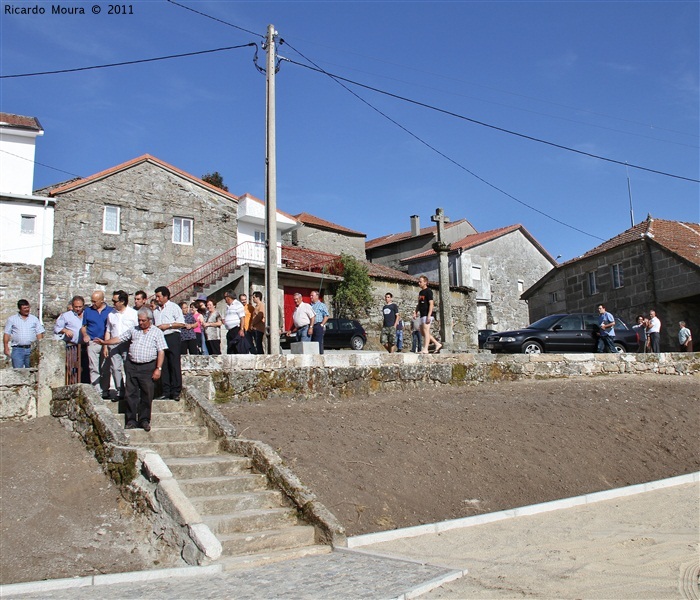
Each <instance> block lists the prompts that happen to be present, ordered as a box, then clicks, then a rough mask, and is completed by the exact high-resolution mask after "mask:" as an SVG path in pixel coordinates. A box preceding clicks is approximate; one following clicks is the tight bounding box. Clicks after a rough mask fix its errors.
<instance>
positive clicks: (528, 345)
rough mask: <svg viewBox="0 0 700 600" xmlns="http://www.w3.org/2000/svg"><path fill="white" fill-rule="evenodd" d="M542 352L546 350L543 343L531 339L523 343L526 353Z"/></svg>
mask: <svg viewBox="0 0 700 600" xmlns="http://www.w3.org/2000/svg"><path fill="white" fill-rule="evenodd" d="M542 352H544V349H543V348H542V344H540V343H539V342H536V341H534V340H531V341H529V342H525V343H524V344H523V353H524V354H542Z"/></svg>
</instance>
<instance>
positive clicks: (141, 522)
mask: <svg viewBox="0 0 700 600" xmlns="http://www.w3.org/2000/svg"><path fill="white" fill-rule="evenodd" d="M0 514H1V515H2V519H1V523H0V554H1V555H2V560H1V561H0V583H19V582H22V581H38V580H42V579H57V578H62V577H83V576H88V575H99V574H101V573H121V572H127V571H140V570H144V569H155V568H162V567H165V566H171V565H173V564H179V561H180V559H179V557H178V556H177V555H174V556H173V553H172V552H169V551H167V552H166V551H165V550H164V549H162V548H159V547H158V544H157V542H156V545H155V546H153V545H152V544H151V543H150V541H149V540H152V539H153V538H154V536H153V535H152V534H151V527H150V524H149V523H148V522H147V521H146V520H145V519H144V518H142V517H139V516H136V515H134V512H133V510H132V509H131V507H130V506H129V505H128V504H127V503H126V502H125V501H124V500H123V499H122V498H121V496H120V494H119V490H118V488H117V487H116V486H115V485H113V484H112V483H111V481H110V480H109V478H108V477H107V476H106V475H105V474H104V472H103V471H102V469H101V468H100V466H99V464H98V463H97V461H96V460H95V457H94V456H93V455H91V454H89V453H88V451H87V450H86V448H85V446H84V444H83V443H82V441H80V440H79V439H77V438H75V437H72V436H71V434H70V433H69V432H68V431H67V430H66V429H64V428H63V427H62V426H61V424H60V423H59V422H58V421H57V420H56V419H54V418H53V417H41V418H39V419H36V420H34V421H32V422H29V423H2V424H0Z"/></svg>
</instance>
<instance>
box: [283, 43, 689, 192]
mask: <svg viewBox="0 0 700 600" xmlns="http://www.w3.org/2000/svg"><path fill="white" fill-rule="evenodd" d="M287 45H288V46H289V47H290V48H292V46H290V45H289V43H288V42H287ZM292 50H294V51H295V52H297V53H299V55H300V56H302V57H303V58H304V59H305V60H309V59H308V58H306V57H305V56H304V55H303V54H301V52H299V51H298V50H296V49H294V48H292ZM284 60H285V61H287V62H289V63H291V64H294V65H297V66H300V67H304V68H305V69H309V70H310V71H316V72H317V73H322V74H324V75H327V76H328V77H331V78H332V79H335V80H339V81H345V82H347V83H350V84H352V85H356V86H358V87H361V88H365V89H366V90H370V91H373V92H377V93H378V94H383V95H384V96H389V97H390V98H395V99H397V100H402V101H403V102H408V103H409V104H415V105H416V106H421V107H423V108H427V109H429V110H433V111H435V112H439V113H442V114H445V115H448V116H451V117H455V118H457V119H461V120H463V121H468V122H470V123H474V124H475V125H481V126H482V127H488V128H489V129H494V130H496V131H500V132H502V133H507V134H509V135H514V136H517V137H520V138H523V139H526V140H530V141H531V142H538V143H540V144H546V145H547V146H552V147H553V148H559V149H560V150H566V151H567V152H574V153H576V154H581V155H583V156H588V157H590V158H595V159H597V160H603V161H606V162H610V163H613V164H616V165H622V166H628V167H630V168H632V169H638V170H640V171H647V172H648V173H655V174H656V175H663V176H664V177H672V178H674V179H682V180H684V181H690V182H692V183H700V179H693V178H692V177H685V176H683V175H676V174H674V173H667V172H665V171H659V170H657V169H651V168H649V167H643V166H641V165H635V164H632V163H628V162H626V161H622V160H616V159H614V158H609V157H607V156H600V155H599V154H593V153H591V152H584V151H583V150H576V148H571V147H569V146H564V145H563V144H557V143H556V142H550V141H548V140H544V139H541V138H536V137H534V136H531V135H527V134H525V133H519V132H517V131H513V130H512V129H505V128H504V127H498V126H497V125H491V124H490V123H485V122H484V121H479V120H477V119H472V118H471V117H466V116H464V115H460V114H458V113H455V112H452V111H449V110H446V109H444V108H438V107H436V106H433V105H431V104H426V103H425V102H419V101H418V100H412V99H411V98H406V97H405V96H400V95H398V94H394V93H392V92H387V91H385V90H381V89H379V88H376V87H373V86H371V85H367V84H364V83H360V82H359V81H354V80H352V79H348V78H347V77H341V76H340V75H336V74H334V73H329V72H327V71H324V70H323V69H322V68H321V67H319V66H318V65H314V66H313V67H310V66H309V65H305V64H304V63H300V62H297V61H295V60H292V59H289V58H285V59H284ZM309 62H312V61H310V60H309ZM312 64H313V63H312ZM346 89H347V88H346Z"/></svg>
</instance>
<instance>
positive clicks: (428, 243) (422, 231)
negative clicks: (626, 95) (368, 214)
mask: <svg viewBox="0 0 700 600" xmlns="http://www.w3.org/2000/svg"><path fill="white" fill-rule="evenodd" d="M473 233H476V229H474V227H473V226H472V224H471V223H470V222H469V221H467V220H466V219H459V220H458V221H455V222H454V223H447V224H446V225H445V239H444V240H443V241H444V242H446V243H448V244H450V243H453V242H456V241H457V240H461V239H462V238H464V237H466V236H468V235H471V234H473ZM436 234H437V225H433V226H432V227H423V228H421V226H420V218H419V216H418V215H412V216H411V229H410V230H409V231H403V232H400V233H390V234H388V235H384V236H382V237H378V238H374V239H372V240H367V242H366V243H365V255H366V257H367V260H368V261H370V262H372V263H376V264H379V265H385V266H387V267H392V268H394V269H399V270H403V271H405V270H406V268H405V267H404V266H402V264H401V261H402V260H403V259H405V258H410V257H411V256H415V255H416V254H420V253H421V252H426V251H428V250H430V249H431V247H432V244H433V242H434V241H435V235H436Z"/></svg>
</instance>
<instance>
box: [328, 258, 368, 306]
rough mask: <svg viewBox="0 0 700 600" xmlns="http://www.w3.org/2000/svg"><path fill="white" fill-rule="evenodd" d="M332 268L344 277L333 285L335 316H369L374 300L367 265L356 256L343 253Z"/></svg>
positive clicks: (335, 272)
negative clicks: (369, 309) (368, 311)
mask: <svg viewBox="0 0 700 600" xmlns="http://www.w3.org/2000/svg"><path fill="white" fill-rule="evenodd" d="M332 270H333V271H334V274H336V275H342V277H343V280H342V281H338V282H336V283H335V284H333V285H332V286H331V292H332V294H333V314H334V316H335V317H340V318H346V319H352V318H360V317H364V316H367V309H368V307H369V305H370V304H371V302H372V294H371V292H370V290H371V289H372V281H371V280H370V278H369V273H368V270H367V267H366V266H365V265H364V264H362V263H361V262H360V261H359V260H357V259H356V258H355V257H353V256H350V255H348V254H342V255H341V256H340V260H339V261H338V262H337V263H335V264H334V265H333V269H332Z"/></svg>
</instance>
